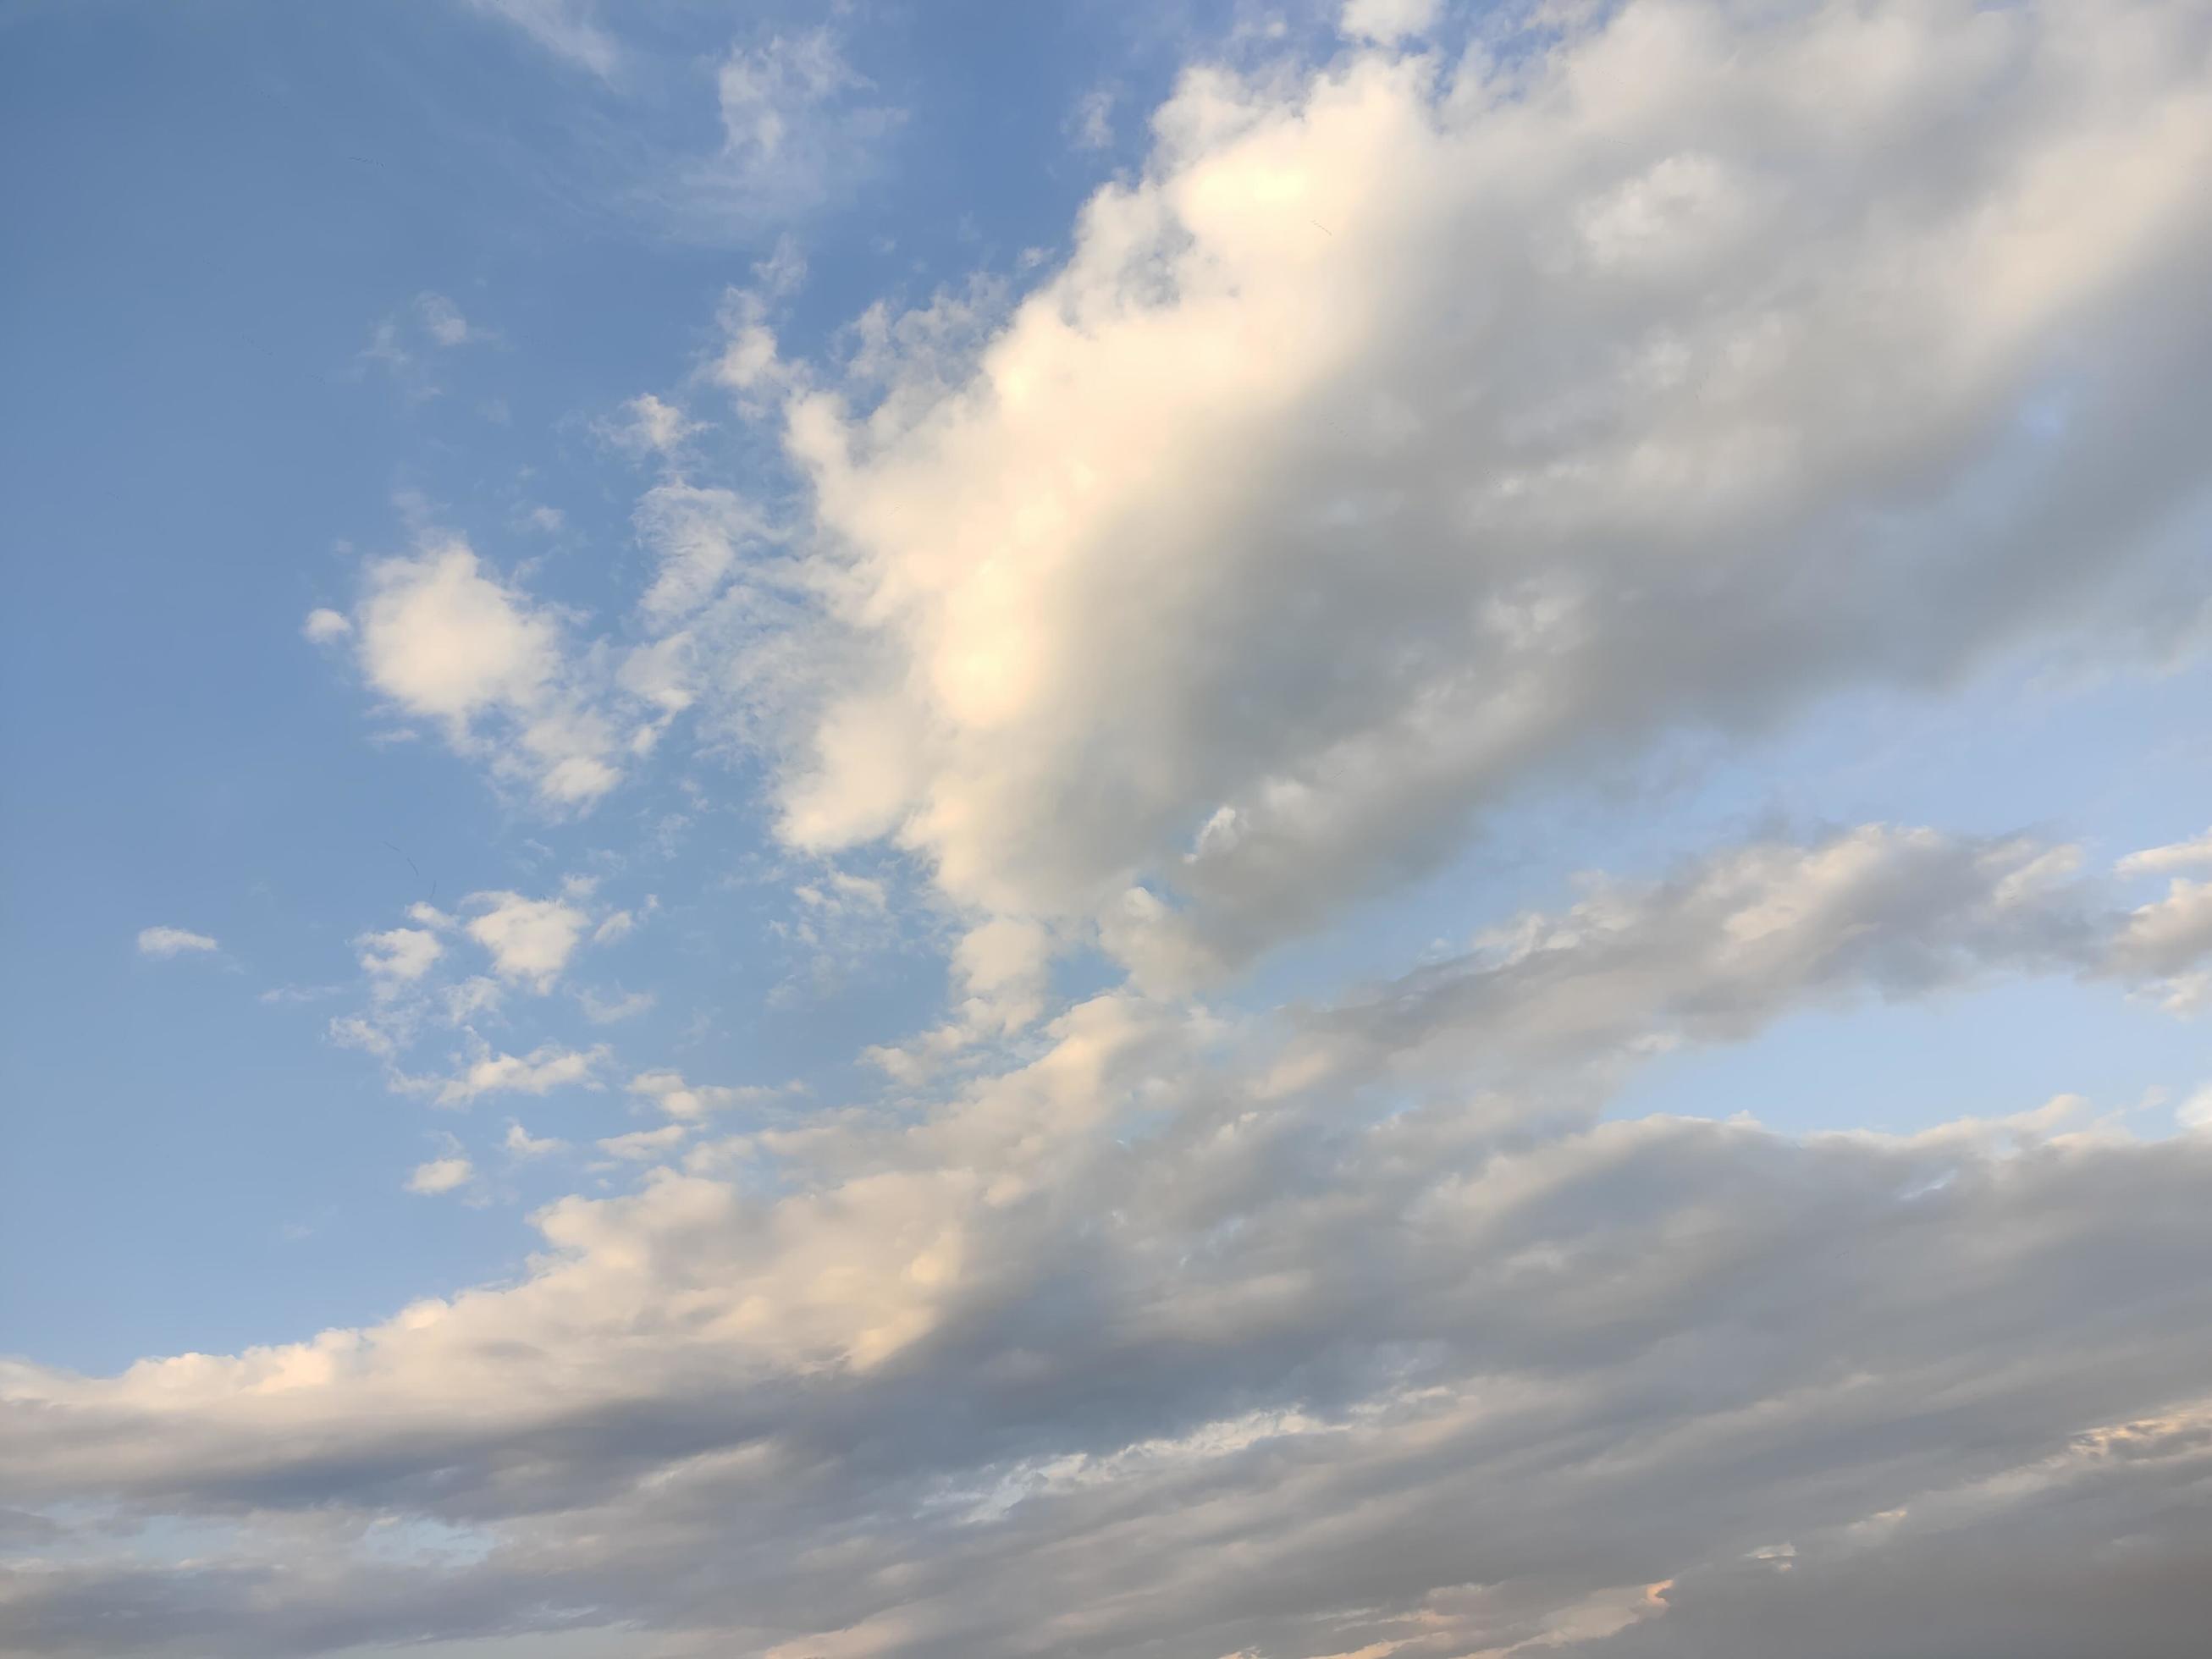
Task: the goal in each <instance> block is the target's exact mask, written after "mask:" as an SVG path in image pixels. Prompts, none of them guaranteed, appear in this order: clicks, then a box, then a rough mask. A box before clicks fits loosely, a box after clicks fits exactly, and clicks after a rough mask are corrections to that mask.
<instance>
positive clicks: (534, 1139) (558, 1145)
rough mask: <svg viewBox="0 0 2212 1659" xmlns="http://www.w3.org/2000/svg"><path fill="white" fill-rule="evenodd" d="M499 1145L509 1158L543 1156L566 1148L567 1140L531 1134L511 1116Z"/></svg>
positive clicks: (564, 1150) (563, 1150) (566, 1149)
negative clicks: (504, 1137) (504, 1136)
mask: <svg viewBox="0 0 2212 1659" xmlns="http://www.w3.org/2000/svg"><path fill="white" fill-rule="evenodd" d="M500 1145H501V1146H503V1147H504V1148H506V1150H507V1155H508V1156H509V1157H511V1158H545V1157H548V1156H550V1154H552V1153H554V1152H566V1151H568V1142H567V1141H565V1140H556V1139H553V1138H551V1137H550V1136H542V1135H533V1134H532V1133H530V1131H529V1130H527V1129H526V1128H524V1127H522V1125H521V1124H520V1123H518V1122H517V1121H515V1120H514V1119H513V1118H509V1119H508V1120H507V1137H506V1139H503V1140H501V1142H500Z"/></svg>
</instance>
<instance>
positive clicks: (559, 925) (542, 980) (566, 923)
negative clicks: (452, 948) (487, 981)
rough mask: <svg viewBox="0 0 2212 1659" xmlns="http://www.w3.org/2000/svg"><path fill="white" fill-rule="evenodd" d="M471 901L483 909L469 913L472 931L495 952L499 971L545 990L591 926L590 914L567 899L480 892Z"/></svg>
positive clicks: (533, 988) (503, 975)
mask: <svg viewBox="0 0 2212 1659" xmlns="http://www.w3.org/2000/svg"><path fill="white" fill-rule="evenodd" d="M468 903H469V905H470V906H471V908H479V909H480V910H481V912H482V914H481V915H476V916H472V917H471V918H470V920H469V921H468V923H467V924H466V930H467V933H468V935H469V937H470V938H471V939H474V940H476V942H477V944H479V945H483V947H484V949H485V950H487V951H489V952H490V953H491V958H492V965H493V967H494V968H495V969H497V970H498V972H499V975H500V976H501V978H502V979H508V980H513V981H517V982H519V983H521V984H524V985H527V986H528V987H530V988H531V989H532V990H533V991H536V992H538V993H539V994H541V995H542V994H544V993H545V992H548V991H550V990H551V989H552V988H553V986H554V983H555V981H557V980H558V979H559V978H560V977H561V970H562V969H564V968H566V967H567V966H568V959H569V958H570V957H573V956H574V955H575V953H576V947H577V946H578V945H580V944H581V943H582V942H583V938H584V933H585V930H586V928H587V927H590V926H591V920H592V919H591V916H590V915H589V914H588V913H587V912H586V911H584V910H581V909H579V908H577V907H576V906H575V905H574V904H571V903H569V902H567V901H566V900H565V899H532V898H525V897H524V896H522V895H521V894H520V893H507V892H497V893H475V894H471V896H470V897H469V900H468Z"/></svg>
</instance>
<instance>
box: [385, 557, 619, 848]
mask: <svg viewBox="0 0 2212 1659" xmlns="http://www.w3.org/2000/svg"><path fill="white" fill-rule="evenodd" d="M356 625H357V628H358V631H359V635H360V647H359V649H360V656H361V665H362V671H363V672H364V673H365V674H366V675H367V677H368V683H369V684H370V686H371V687H372V688H373V689H374V690H376V691H377V692H378V693H379V694H380V695H381V696H384V697H385V698H386V700H388V701H389V702H391V703H392V706H393V707H395V708H398V709H399V710H400V711H402V712H403V713H405V714H412V715H416V716H419V717H422V718H425V719H431V720H437V721H439V722H440V723H441V725H442V726H443V727H444V728H445V731H446V733H447V738H448V740H449V741H450V742H451V743H452V744H453V747H454V748H455V749H457V750H460V751H461V752H462V753H464V754H471V755H479V756H483V757H486V758H488V759H489V760H490V761H491V763H492V764H493V767H494V769H495V771H497V772H498V773H500V774H501V775H507V776H513V777H516V778H520V779H523V780H526V781H528V782H529V783H530V784H531V786H532V787H533V788H534V789H535V791H536V792H537V794H538V799H540V801H541V802H543V803H544V805H547V806H549V807H551V808H554V809H556V810H559V809H563V808H568V809H574V808H580V807H583V806H587V805H590V804H591V803H592V801H594V800H596V799H599V797H600V796H601V795H603V794H605V793H606V792H607V791H608V790H610V789H611V788H612V787H614V786H615V785H616V784H617V782H618V781H620V780H621V775H622V774H621V769H620V756H621V749H620V735H619V732H617V727H616V724H615V720H614V719H613V717H612V715H611V713H610V712H609V711H608V710H607V708H605V706H604V703H605V697H604V694H603V693H602V692H600V691H599V690H595V689H594V688H592V687H590V686H588V685H587V684H586V682H585V679H584V677H583V673H582V670H581V668H580V665H579V664H578V663H576V662H574V661H572V660H571V659H569V658H568V656H567V655H566V654H565V652H564V646H563V640H562V619H561V617H560V616H559V614H558V613H557V612H556V611H552V610H551V609H550V608H549V607H546V606H543V605H537V604H534V603H532V601H531V600H530V599H529V598H528V597H527V596H526V595H525V594H523V593H522V592H520V591H519V590H518V589H517V588H515V587H513V586H511V585H509V584H508V583H507V582H504V581H502V580H501V579H500V578H499V577H498V575H497V574H495V573H493V572H491V571H489V570H488V569H486V568H485V567H484V566H483V563H482V562H481V561H480V560H478V559H477V556H476V554H475V553H474V551H472V550H471V549H470V547H469V546H468V544H466V543H465V542H463V541H460V540H459V539H455V538H447V539H446V540H442V541H434V542H432V543H430V544H427V545H426V546H425V547H424V548H423V549H422V551H421V552H420V553H418V554H416V555H415V556H410V557H397V558H390V559H386V560H382V561H380V562H378V563H376V564H374V565H373V566H371V567H370V568H369V572H368V590H367V592H366V594H365V596H364V598H363V599H362V603H361V605H360V608H359V610H358V611H356Z"/></svg>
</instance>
